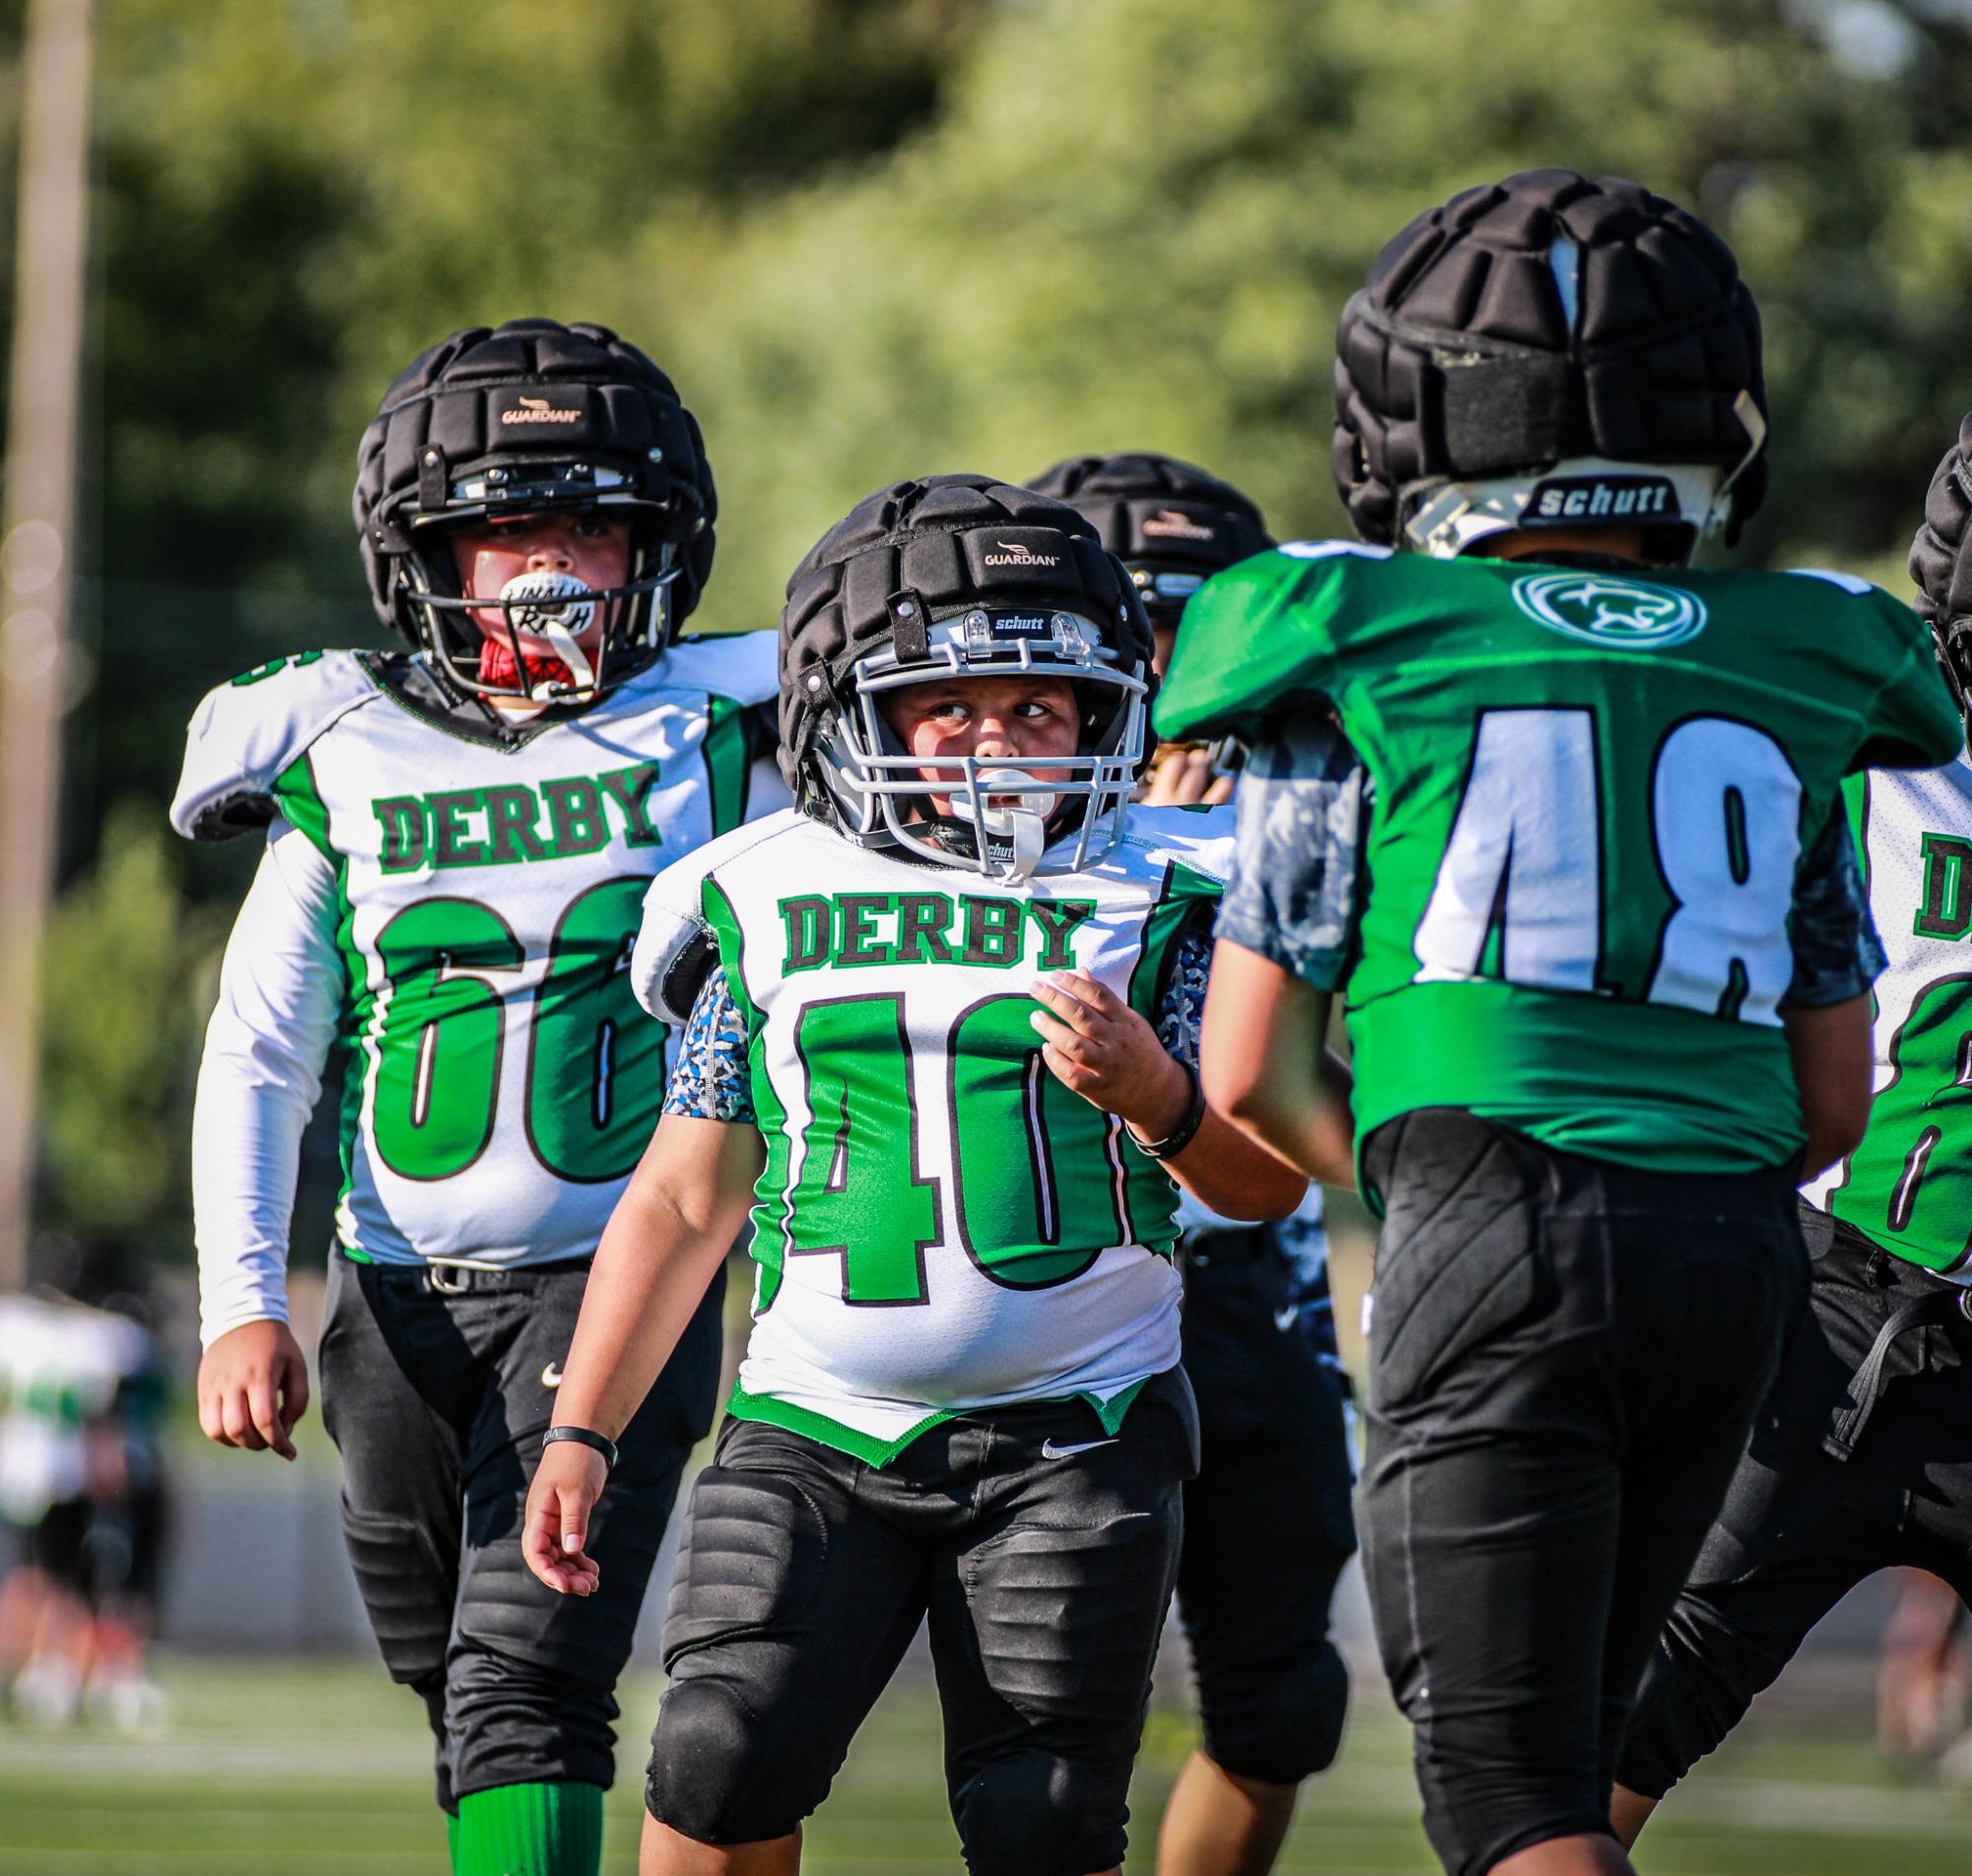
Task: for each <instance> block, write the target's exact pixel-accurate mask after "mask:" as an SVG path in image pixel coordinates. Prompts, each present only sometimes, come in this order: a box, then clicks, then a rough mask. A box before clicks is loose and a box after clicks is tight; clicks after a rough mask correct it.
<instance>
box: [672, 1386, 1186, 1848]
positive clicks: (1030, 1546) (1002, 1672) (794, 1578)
mask: <svg viewBox="0 0 1972 1876" xmlns="http://www.w3.org/2000/svg"><path fill="white" fill-rule="evenodd" d="M1197 1438H1198V1435H1197V1419H1196V1414H1195V1410H1194V1408H1193V1406H1192V1401H1191V1390H1190V1385H1189V1384H1188V1383H1187V1382H1186V1380H1185V1377H1184V1374H1183V1372H1182V1371H1181V1370H1178V1369H1172V1370H1170V1371H1169V1372H1168V1373H1166V1374H1159V1375H1153V1376H1152V1377H1151V1378H1150V1379H1149V1380H1148V1381H1146V1382H1145V1383H1144V1385H1143V1390H1142V1392H1141V1393H1140V1394H1138V1396H1137V1397H1136V1399H1135V1401H1134V1402H1133V1403H1132V1404H1131V1406H1130V1407H1129V1409H1128V1411H1127V1412H1126V1413H1125V1414H1124V1416H1123V1419H1122V1426H1121V1427H1119V1428H1118V1430H1117V1431H1116V1433H1115V1434H1108V1433H1106V1432H1105V1431H1104V1428H1103V1426H1102V1423H1101V1422H1100V1421H1099V1420H1098V1419H1097V1417H1096V1415H1095V1413H1094V1412H1093V1411H1092V1410H1091V1409H1090V1408H1089V1406H1088V1405H1087V1404H1086V1403H1085V1402H1082V1401H1079V1400H1058V1401H1036V1402H1031V1403H1028V1404H1026V1405H1023V1406H1014V1407H995V1408H986V1409H981V1410H980V1411H978V1412H976V1413H970V1414H962V1415H960V1416H958V1417H957V1418H956V1419H952V1420H948V1421H945V1422H944V1423H943V1424H942V1425H939V1426H935V1427H932V1428H929V1429H928V1430H926V1431H925V1432H924V1433H921V1434H919V1435H918V1438H917V1439H915V1440H913V1441H911V1442H910V1443H909V1444H908V1445H907V1446H906V1447H905V1448H904V1450H903V1451H902V1452H900V1453H898V1454H896V1455H895V1456H894V1457H893V1458H891V1459H890V1460H888V1461H887V1462H886V1463H885V1464H884V1465H882V1466H874V1465H870V1464H868V1463H867V1462H865V1461H864V1460H861V1459H856V1458H851V1457H850V1455H849V1454H848V1453H845V1452H841V1451H838V1450H837V1449H836V1448H834V1447H833V1446H826V1445H823V1444H822V1443H821V1442H820V1441H817V1440H812V1439H810V1438H808V1437H807V1436H806V1435H803V1434H799V1433H793V1432H790V1431H787V1430H784V1429H782V1428H780V1427H775V1426H769V1425H765V1424H763V1423H761V1422H759V1421H752V1420H728V1421H727V1422H726V1423H725V1426H724V1427H723V1428H722V1429H721V1430H720V1433H719V1441H718V1447H717V1450H716V1452H715V1454H714V1459H713V1462H712V1464H710V1465H709V1466H707V1467H706V1468H705V1469H704V1470H703V1471H702V1472H700V1474H699V1476H698V1479H697V1480H696V1482H695V1483H694V1485H693V1487H692V1502H691V1508H690V1510H689V1511H688V1513H687V1516H686V1520H685V1532H684V1538H683V1542H682V1544H681V1545H680V1548H679V1553H678V1574H677V1576H676V1578H675V1579H674V1580H673V1582H672V1585H671V1606H670V1609H669V1612H668V1614H667V1616H666V1618H665V1623H664V1666H665V1668H666V1669H667V1671H668V1672H669V1673H670V1676H671V1684H670V1686H669V1687H668V1688H667V1689H666V1690H665V1693H664V1705H663V1708H662V1710H661V1711H660V1712H659V1713H658V1715H657V1727H656V1731H655V1732H654V1733H653V1734H652V1736H651V1742H650V1745H651V1752H650V1775H649V1780H648V1783H647V1785H646V1792H645V1803H646V1807H647V1809H648V1810H649V1812H650V1814H651V1816H653V1817H655V1818H657V1819H658V1820H659V1821H660V1822H662V1823H664V1824H667V1825H669V1826H670V1827H671V1828H672V1829H673V1830H675V1831H677V1832H679V1833H681V1834H682V1835H683V1836H685V1837H689V1838H693V1839H696V1840H697V1841H698V1842H700V1843H754V1842H759V1841H762V1840H766V1839H771V1838H779V1837H784V1836H786V1835H787V1834H788V1833H789V1832H792V1831H794V1830H796V1829H798V1828H799V1826H800V1824H801V1821H802V1819H803V1818H805V1817H806V1816H807V1815H808V1814H809V1813H810V1812H811V1811H813V1810H814V1809H815V1807H816V1806H817V1805H819V1804H820V1803H821V1802H822V1800H823V1799H824V1798H825V1797H826V1796H827V1795H828V1791H829V1786H830V1783H831V1781H832V1780H833V1779H834V1777H835V1775H836V1773H837V1772H838V1771H839V1770H840V1768H841V1766H842V1763H843V1759H844V1757H845V1755H846V1754H847V1753H848V1751H849V1747H850V1739H851V1738H852V1737H853V1736H854V1734H855V1730H856V1728H857V1727H858V1726H859V1725H860V1724H861V1723H862V1720H863V1717H864V1715H865V1714H866V1713H868V1711H869V1709H871V1708H872V1707H873V1706H874V1705H875V1704H876V1700H877V1696H878V1695H880V1694H881V1693H882V1692H883V1689H884V1687H885V1685H886V1684H887V1683H888V1681H889V1679H890V1677H891V1675H892V1673H893V1672H894V1671H895V1670H896V1667H897V1664H898V1662H899V1660H900V1659H901V1658H902V1657H903V1654H904V1650H905V1649H906V1647H907V1646H909V1644H910V1642H911V1638H912V1637H913V1636H914V1635H915V1634H916V1633H917V1632H918V1625H919V1624H920V1623H921V1622H923V1621H924V1620H925V1618H926V1616H927V1615H928V1617H929V1620H930V1631H931V1659H932V1664H933V1666H934V1667H935V1669H936V1672H937V1679H938V1699H939V1705H940V1707H941V1708H942V1709H943V1712H944V1721H945V1777H946V1783H947V1788H948V1792H949V1795H950V1798H951V1805H952V1818H953V1821H954V1823H955V1824H956V1825H957V1826H958V1831H959V1839H960V1842H961V1843H962V1845H963V1847H964V1852H965V1858H966V1867H967V1868H968V1869H969V1870H971V1871H972V1872H973V1876H1086V1873H1087V1872H1088V1871H1090V1870H1097V1869H1107V1868H1108V1867H1109V1866H1110V1865H1111V1864H1112V1863H1116V1862H1120V1861H1121V1860H1122V1853H1123V1830H1124V1824H1125V1821H1126V1820H1127V1818H1128V1815H1129V1813H1128V1809H1127V1806H1126V1803H1125V1798H1126V1795H1127V1793H1128V1789H1129V1774H1130V1765H1131V1762H1132V1760H1133V1759H1134V1758H1135V1756H1136V1745H1137V1736H1138V1733H1139V1731H1140V1730H1141V1728H1142V1724H1143V1711H1144V1706H1145V1703H1146V1702H1147V1701H1148V1699H1149V1696H1150V1672H1151V1667H1152V1664H1153V1662H1154V1661H1155V1659H1156V1655H1157V1642H1158V1637H1159V1634H1160V1632H1161V1630H1162V1628H1163V1625H1164V1613H1165V1609H1166V1607H1167V1606H1168V1605H1169V1603H1170V1600H1171V1579H1172V1574H1173V1571H1174V1569H1175V1567H1176V1564H1177V1559H1178V1545H1179V1539H1180V1536H1181V1532H1182V1527H1183V1521H1184V1505H1183V1497H1182V1486H1183V1482H1184V1481H1185V1480H1186V1479H1187V1478H1189V1477H1190V1475H1191V1473H1192V1472H1193V1471H1194V1470H1195V1469H1196V1466H1197Z"/></svg>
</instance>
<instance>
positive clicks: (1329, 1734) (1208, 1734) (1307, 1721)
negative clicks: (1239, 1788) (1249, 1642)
mask: <svg viewBox="0 0 1972 1876" xmlns="http://www.w3.org/2000/svg"><path fill="white" fill-rule="evenodd" d="M1198 1707H1199V1717H1200V1719H1201V1720H1202V1722H1203V1724H1204V1732H1205V1750H1206V1752H1207V1753H1208V1754H1210V1756H1211V1758H1212V1760H1213V1761H1214V1763H1215V1764H1217V1765H1219V1766H1220V1767H1222V1768H1223V1769H1224V1770H1225V1771H1227V1772H1230V1773H1232V1774H1234V1775H1235V1776H1238V1777H1242V1778H1258V1780H1260V1782H1261V1783H1263V1784H1299V1783H1300V1782H1301V1780H1302V1779H1303V1778H1306V1777H1308V1776H1311V1775H1312V1774H1314V1773H1317V1772H1325V1771H1326V1770H1327V1768H1328V1767H1329V1766H1331V1765H1333V1764H1334V1762H1335V1754H1336V1753H1337V1752H1338V1751H1340V1750H1341V1745H1342V1721H1343V1718H1344V1717H1345V1715H1346V1714H1347V1712H1348V1710H1349V1670H1348V1669H1347V1668H1346V1667H1345V1666H1344V1665H1343V1664H1342V1657H1341V1655H1340V1653H1338V1652H1337V1650H1336V1648H1335V1644H1334V1643H1333V1642H1330V1641H1328V1640H1326V1638H1325V1639H1324V1640H1323V1642H1322V1643H1321V1645H1320V1646H1319V1647H1317V1648H1315V1649H1313V1650H1312V1651H1310V1652H1309V1653H1307V1654H1305V1655H1303V1656H1302V1657H1300V1658H1299V1659H1297V1660H1294V1661H1290V1662H1285V1663H1274V1664H1270V1665H1269V1666H1268V1667H1266V1668H1265V1669H1263V1670H1259V1671H1256V1670H1253V1669H1249V1670H1248V1671H1246V1672H1245V1673H1242V1674H1240V1675H1238V1676H1215V1677H1210V1678H1207V1677H1204V1676H1200V1679H1199V1683H1198Z"/></svg>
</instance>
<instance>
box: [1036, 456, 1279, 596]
mask: <svg viewBox="0 0 1972 1876" xmlns="http://www.w3.org/2000/svg"><path fill="white" fill-rule="evenodd" d="M1028 487H1029V488H1031V489H1034V490H1036V491H1038V492H1039V493H1040V494H1042V495H1048V496H1053V497H1054V499H1055V500H1056V501H1057V502H1066V503H1069V504H1070V505H1071V506H1073V507H1074V508H1076V509H1077V510H1078V511H1079V512H1080V513H1082V514H1083V515H1084V516H1086V517H1087V518H1088V519H1089V520H1090V521H1092V522H1094V523H1095V527H1096V531H1097V533H1098V534H1100V535H1101V536H1102V542H1103V545H1104V546H1105V547H1106V548H1108V549H1109V550H1110V552H1111V553H1112V554H1114V555H1115V556H1116V557H1117V558H1118V559H1119V560H1120V561H1122V564H1123V565H1124V566H1125V567H1126V568H1128V569H1129V571H1130V576H1131V578H1132V579H1133V580H1134V581H1135V583H1136V588H1137V591H1138V593H1139V594H1140V595H1141V596H1142V599H1143V603H1144V606H1145V609H1146V610H1147V611H1148V612H1149V614H1150V616H1151V618H1152V620H1153V621H1155V622H1157V623H1159V624H1171V623H1175V622H1176V620H1177V617H1178V615H1179V614H1180V613H1181V612H1182V611H1183V610H1184V605H1185V600H1186V598H1187V597H1188V596H1189V592H1188V586H1189V582H1190V581H1191V580H1193V579H1205V578H1209V577H1210V576H1211V575H1212V574H1214V573H1216V572H1219V571H1221V570H1224V569H1225V568H1228V567H1231V566H1234V565H1235V564H1236V563H1238V562H1240V561H1244V560H1250V559H1251V558H1252V557H1253V556H1254V555H1256V554H1262V553H1264V552H1265V551H1266V550H1267V549H1268V548H1270V547H1271V546H1272V545H1273V537H1272V535H1270V534H1269V533H1268V532H1267V531H1266V523H1265V521H1264V520H1263V519H1261V517H1260V511H1259V508H1258V504H1257V503H1255V502H1254V501H1253V500H1252V499H1251V498H1250V497H1248V496H1245V495H1242V494H1241V493H1240V491H1239V490H1237V489H1236V488H1234V487H1233V485H1232V484H1231V483H1229V482H1222V481H1221V480H1220V479H1219V478H1218V477H1217V476H1214V475H1211V474H1209V473H1207V472H1206V471H1205V470H1203V469H1200V468H1199V467H1198V466H1197V464H1195V463H1190V462H1186V461H1184V460H1183V459H1182V458H1180V457H1177V456H1166V455H1161V454H1159V453H1158V452H1157V451H1155V450H1151V449H1128V450H1122V451H1119V452H1118V453H1117V454H1115V455H1111V456H1068V457H1064V458H1063V459H1062V460H1061V461H1060V462H1057V463H1054V464H1053V465H1052V466H1051V467H1049V468H1047V469H1044V470H1043V471H1042V472H1041V473H1040V474H1039V475H1038V476H1036V477H1035V478H1034V479H1033V481H1032V482H1030V483H1029V484H1028Z"/></svg>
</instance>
